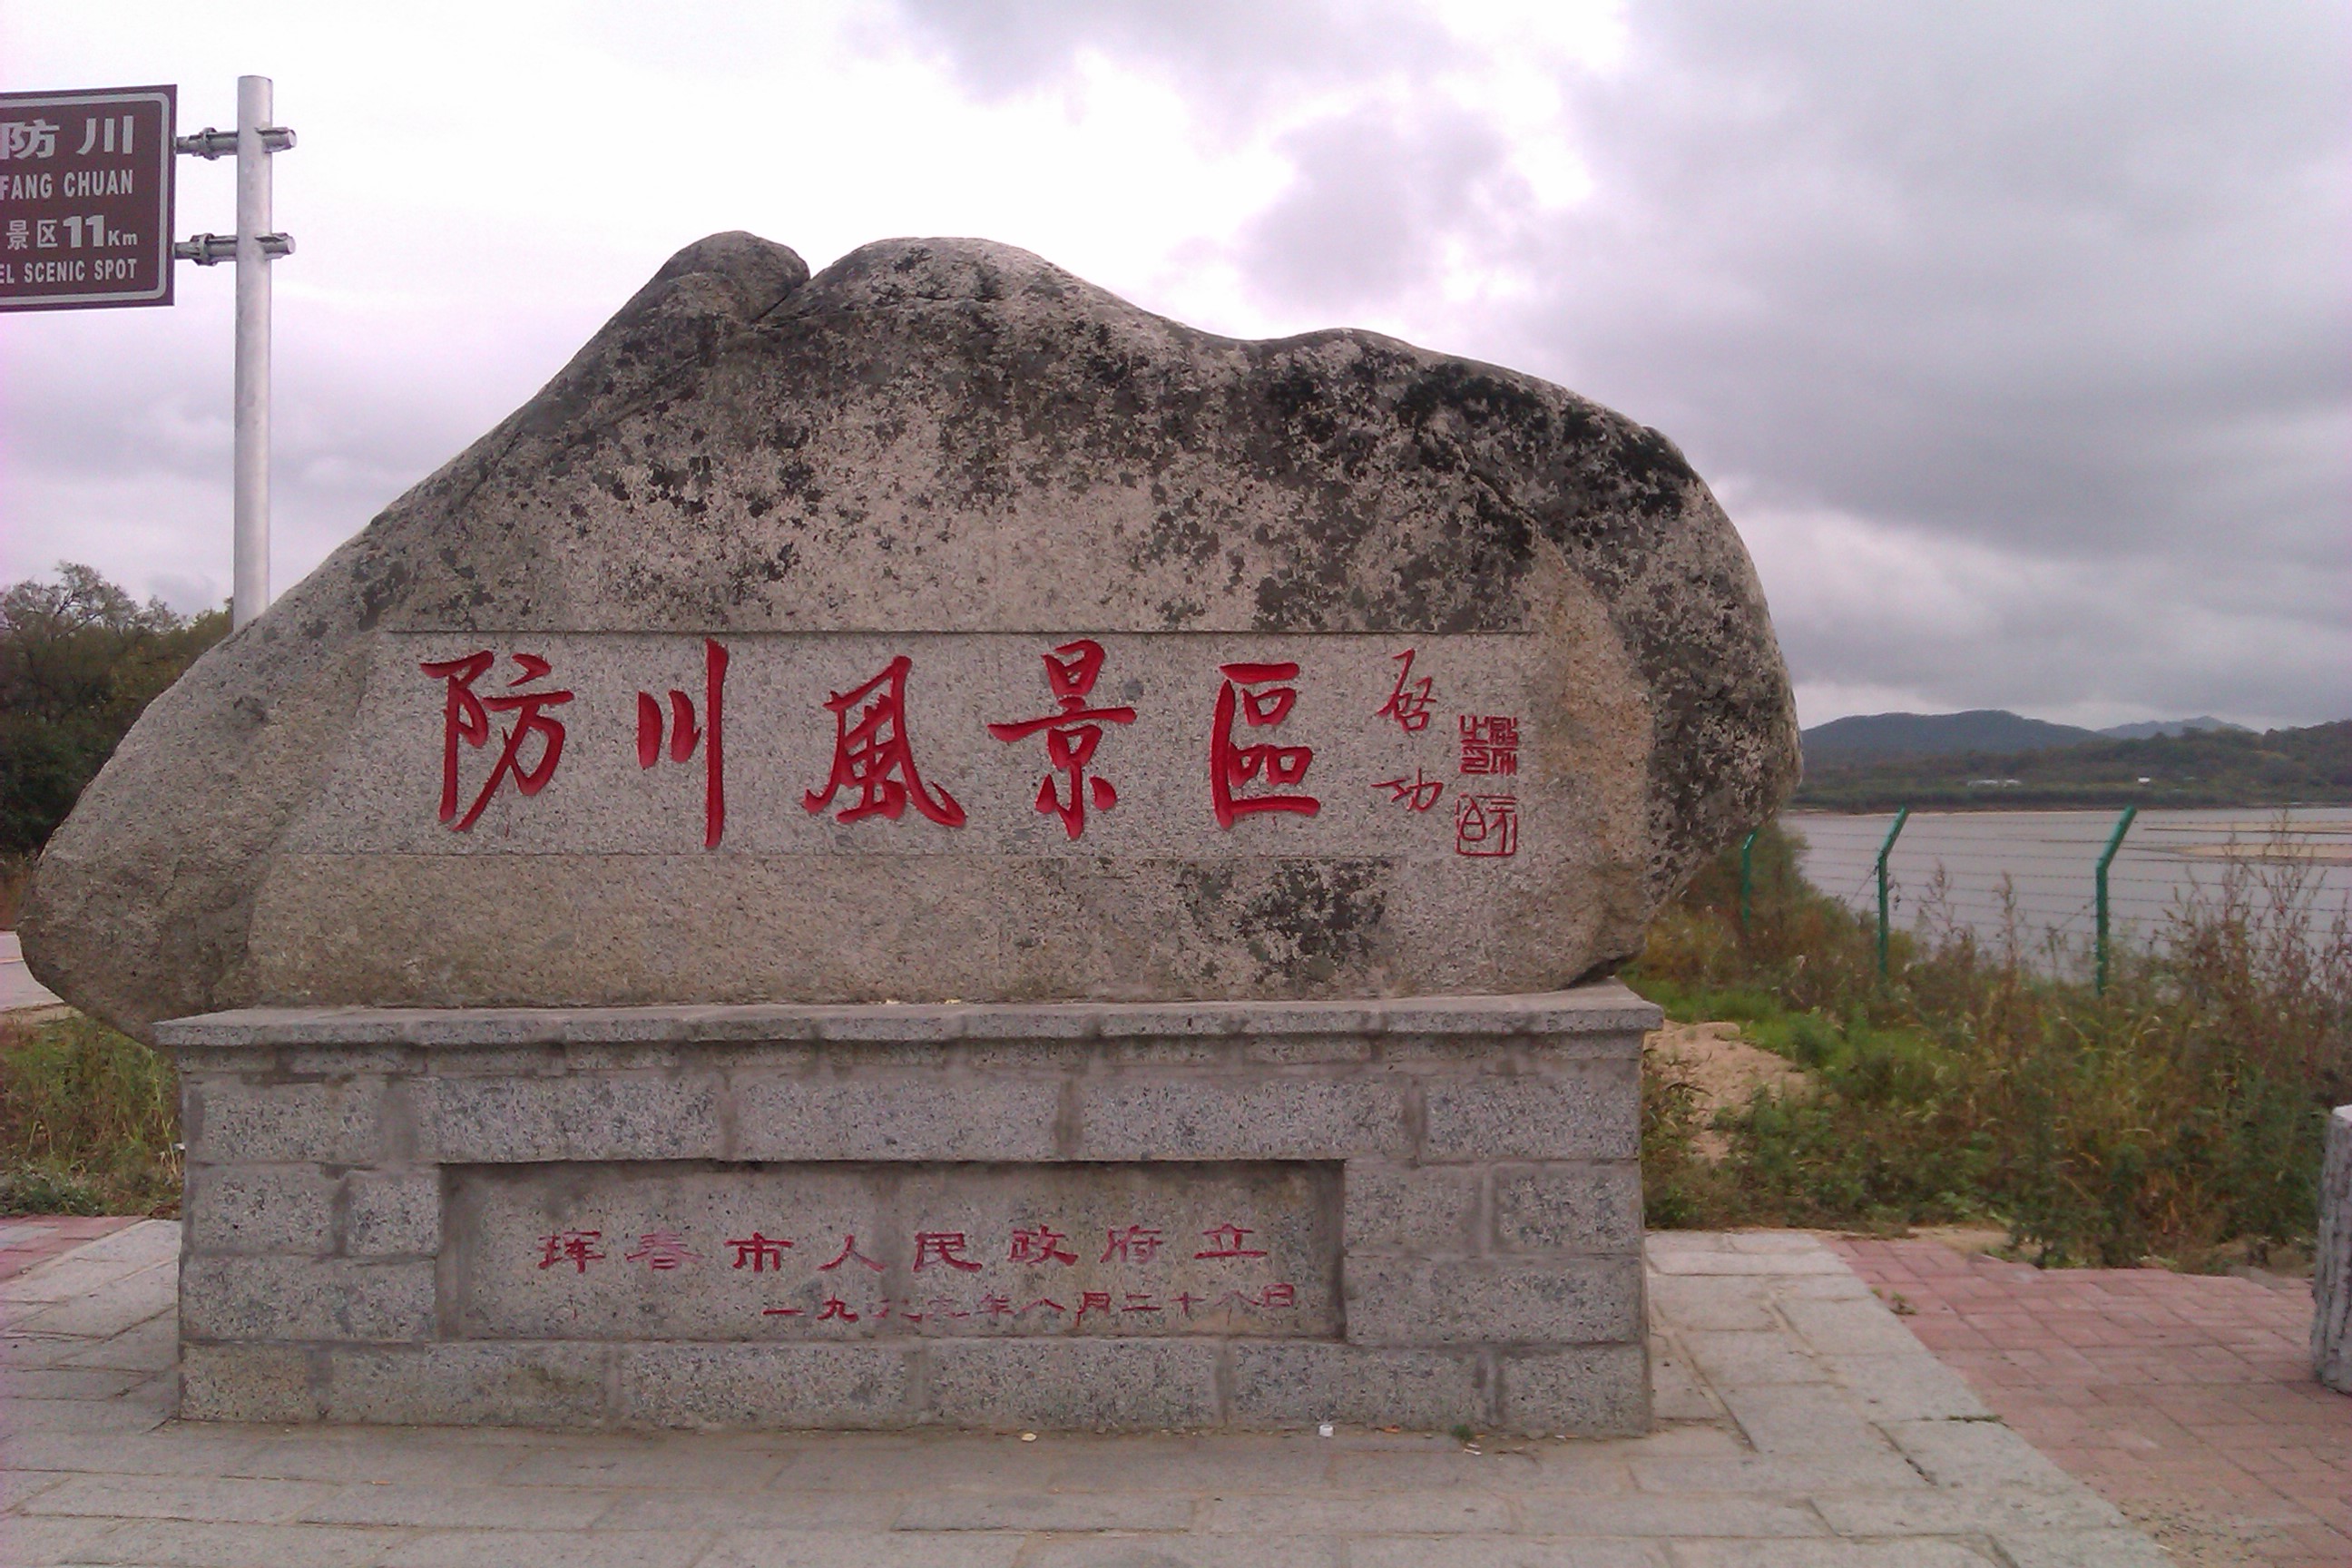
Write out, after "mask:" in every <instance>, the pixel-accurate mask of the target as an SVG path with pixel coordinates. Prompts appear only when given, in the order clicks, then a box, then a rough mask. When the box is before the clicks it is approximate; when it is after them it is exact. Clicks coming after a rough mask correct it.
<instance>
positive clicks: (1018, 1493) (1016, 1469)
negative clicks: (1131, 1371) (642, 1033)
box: [0, 1221, 2165, 1568]
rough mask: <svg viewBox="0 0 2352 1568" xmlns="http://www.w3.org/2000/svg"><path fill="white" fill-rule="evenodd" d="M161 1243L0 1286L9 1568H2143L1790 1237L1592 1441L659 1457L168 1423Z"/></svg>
mask: <svg viewBox="0 0 2352 1568" xmlns="http://www.w3.org/2000/svg"><path fill="white" fill-rule="evenodd" d="M178 1245H179V1244H178V1231H177V1227H176V1226H173V1225H171V1224H169V1223H167V1222H162V1221H148V1222H144V1223H142V1224H140V1225H137V1226H132V1227H131V1228H129V1229H127V1230H124V1231H121V1232H120V1233H118V1234H116V1235H113V1236H110V1237H105V1238H103V1239H101V1240H99V1241H96V1242H93V1243H90V1244H89V1245H87V1246H85V1247H81V1248H79V1250H77V1251H75V1252H72V1253H70V1254H68V1255H67V1256H65V1257H63V1258H58V1259H55V1260H53V1261H50V1262H48V1263H46V1264H43V1265H41V1266H39V1267H37V1268H33V1269H30V1270H28V1271H26V1273H24V1274H22V1275H20V1276H18V1277H17V1278H16V1279H13V1280H9V1281H5V1282H0V1313H5V1314H6V1316H5V1321H0V1367H5V1370H0V1390H5V1397H0V1412H5V1415H0V1421H5V1433H0V1563H8V1564H11V1565H12V1568H43V1565H54V1564H63V1563H152V1564H163V1563H172V1564H179V1565H207V1564H218V1565H221V1568H268V1565H272V1564H315V1565H320V1568H325V1565H335V1568H360V1565H362V1564H377V1565H382V1568H429V1565H431V1564H436V1563H439V1564H462V1565H464V1568H502V1565H504V1564H509V1563H540V1562H546V1563H560V1564H562V1568H598V1565H601V1564H628V1565H630V1568H688V1565H691V1568H750V1565H754V1564H777V1565H782V1564H791V1565H792V1568H829V1565H835V1564H838V1565H843V1568H848V1565H853V1564H854V1565H855V1568H1187V1565H1191V1564H1200V1565H1202V1568H1206V1565H1210V1564H1214V1565H1217V1568H1257V1565H1264V1568H1276V1565H1279V1568H1450V1565H1460V1568H1913V1565H1916V1568H2107V1565H2115V1568H2123V1565H2133V1568H2148V1565H2153V1564H2160V1563H2163V1562H2164V1561H2165V1559H2164V1557H2163V1555H2162V1554H2161V1553H2160V1552H2158V1551H2157V1550H2156V1549H2155V1548H2154V1547H2152V1546H2150V1545H2149V1544H2147V1542H2146V1540H2145V1539H2144V1538H2143V1537H2141V1536H2139V1535H2137V1533H2135V1532H2134V1531H2131V1530H2129V1529H2128V1528H2126V1526H2125V1524H2124V1521H2123V1520H2122V1518H2121V1516H2120V1515H2119V1514H2118V1513H2117V1512H2116V1510H2115V1509H2113V1508H2112V1507H2110V1506H2109V1505H2108V1504H2106V1503H2105V1502H2103V1501H2101V1500H2099V1499H2098V1498H2096V1497H2095V1496H2094V1495H2092V1493H2091V1492H2090V1491H2089V1490H2088V1489H2085V1488H2084V1487H2083V1486H2082V1485H2080V1484H2079V1483H2077V1482H2076V1481H2074V1480H2073V1479H2071V1478H2069V1477H2068V1476H2067V1475H2066V1474H2065V1473H2064V1472H2063V1471H2062V1470H2060V1469H2059V1468H2057V1467H2055V1466H2054V1465H2052V1464H2051V1463H2050V1462H2049V1461H2048V1460H2047V1459H2044V1458H2042V1456H2041V1455H2039V1454H2037V1453H2035V1452H2034V1451H2033V1449H2032V1448H2031V1447H2028V1446H2027V1445H2026V1444H2025V1443H2024V1441H2022V1440H2021V1438H2019V1437H2018V1436H2016V1435H2015V1434H2014V1433H2012V1432H2011V1431H2010V1430H2009V1429H2008V1428H2007V1427H2006V1426H2002V1425H2001V1424H2000V1422H1999V1421H1997V1420H1995V1419H1993V1418H1991V1417H1990V1415H1989V1414H1988V1413H1987V1412H1986V1411H1985V1409H1984V1407H1983V1405H1981V1404H1979V1402H1978V1400H1977V1398H1976V1396H1975V1395H1974V1394H1970V1393H1969V1389H1968V1387H1967V1386H1966V1384H1963V1383H1962V1382H1961V1380H1960V1379H1959V1378H1958V1376H1957V1375H1956V1374H1954V1373H1952V1372H1951V1371H1949V1370H1948V1368H1946V1367H1944V1366H1942V1365H1941V1364H1939V1363H1937V1361H1936V1360H1935V1358H1934V1357H1932V1356H1930V1355H1929V1354H1928V1353H1927V1352H1926V1351H1924V1350H1923V1349H1922V1348H1921V1347H1920V1345H1919V1343H1918V1342H1917V1341H1916V1340H1915V1339H1914V1338H1912V1336H1911V1335H1910V1334H1909V1333H1907V1332H1906V1331H1905V1330H1904V1328H1903V1326H1902V1324H1901V1323H1900V1322H1898V1321H1897V1320H1896V1319H1895V1318H1894V1317H1892V1316H1890V1315H1889V1314H1888V1312H1887V1311H1886V1310H1885V1308H1883V1307H1882V1306H1880V1305H1879V1304H1878V1303H1877V1302H1876V1301H1874V1300H1873V1299H1872V1297H1871V1295H1870V1293H1869V1290H1868V1289H1867V1288H1866V1287H1865V1286H1864V1284H1863V1283H1862V1281H1861V1280H1860V1279H1856V1278H1855V1276H1854V1275H1853V1273H1852V1272H1851V1271H1850V1270H1849V1269H1848V1268H1846V1266H1845V1265H1844V1264H1843V1263H1842V1262H1841V1261H1840V1260H1839V1259H1838V1258H1837V1257H1836V1255H1835V1254H1833V1253H1832V1252H1831V1251H1830V1250H1829V1248H1828V1247H1825V1246H1823V1245H1822V1243H1821V1242H1819V1241H1817V1240H1816V1239H1814V1238H1813V1237H1809V1236H1803V1235H1795V1234H1786V1233H1754V1234H1744V1235H1738V1236H1730V1237H1719V1236H1703V1235H1674V1236H1662V1237H1654V1238H1653V1244H1652V1248H1651V1268H1652V1277H1651V1288H1652V1300H1653V1308H1654V1314H1655V1319H1656V1322H1657V1328H1658V1338H1657V1341H1656V1348H1657V1355H1658V1379H1657V1381H1658V1389H1659V1394H1660V1412H1659V1413H1660V1416H1661V1426H1660V1428H1659V1430H1658V1431H1657V1432H1656V1433H1655V1434H1654V1435H1653V1436H1648V1437H1644V1438H1640V1439H1633V1440H1626V1441H1612V1442H1597V1441H1569V1440H1540V1441H1533V1442H1527V1441H1510V1442H1503V1441H1496V1442H1489V1443H1484V1444H1475V1445H1471V1446H1467V1447H1465V1446H1464V1445H1462V1444H1459V1443H1456V1442H1454V1441H1451V1440H1449V1439H1446V1438H1443V1437H1430V1436H1414V1435H1409V1434H1402V1433H1400V1434H1387V1433H1381V1432H1364V1431H1346V1432H1342V1433H1341V1434H1339V1436H1335V1437H1332V1438H1328V1439H1326V1438H1320V1437H1318V1436H1314V1435H1312V1434H1298V1435H1288V1436H1246V1435H1242V1436H1235V1435H1214V1436H1187V1435H1181V1434H1167V1435H1163V1436H1132V1437H1112V1436H1050V1435H1049V1436H1041V1437H1039V1438H1037V1439H1036V1440H1034V1441H1024V1439H1023V1438H1022V1437H1021V1436H1019V1435H1017V1434H1006V1435H1003V1436H967V1435H958V1434H948V1433H901V1434H853V1435H795V1434H777V1433H761V1434H749V1435H732V1436H721V1435H705V1434H691V1433H667V1434H656V1435H637V1434H624V1433H613V1434H595V1433H569V1434H566V1433H545V1432H527V1431H495V1430H490V1431H483V1430H456V1429H442V1430H431V1429H409V1430H403V1429H394V1428H385V1427H341V1428H336V1427H282V1426H205V1425H200V1424H193V1423H192V1424H187V1425H181V1424H178V1423H173V1422H169V1421H167V1420H165V1414H166V1410H167V1407H168V1404H169V1400H170V1391H171V1384H172V1376H171V1369H172V1366H173V1356H174V1344H173V1317H172V1303H173V1284H174V1280H175V1269H176V1267H177V1255H178Z"/></svg>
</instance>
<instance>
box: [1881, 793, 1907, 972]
mask: <svg viewBox="0 0 2352 1568" xmlns="http://www.w3.org/2000/svg"><path fill="white" fill-rule="evenodd" d="M1910 820H1911V808H1910V807H1909V806H1907V805H1906V806H1905V807H1904V808H1903V809H1902V810H1900V811H1898V812H1896V813H1895V826H1892V827H1890V828H1888V829H1887V830H1886V842H1885V843H1884V844H1882V845H1880V846H1879V847H1878V977H1879V978H1880V979H1881V980H1884V979H1885V978H1886V920H1887V910H1886V858H1887V856H1889V855H1891V854H1893V853H1894V852H1895V840H1896V839H1897V838H1899V837H1902V836H1903V825H1904V824H1905V823H1906V822H1908V821H1910Z"/></svg>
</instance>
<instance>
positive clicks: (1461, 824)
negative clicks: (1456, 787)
mask: <svg viewBox="0 0 2352 1568" xmlns="http://www.w3.org/2000/svg"><path fill="white" fill-rule="evenodd" d="M1518 852H1519V803H1518V799H1517V796H1515V795H1463V796H1461V797H1459V798H1458V799H1456V800H1455V801H1454V853H1455V854H1456V855H1469V856H1475V857H1479V858H1495V859H1502V858H1507V857H1509V856H1513V855H1516V854H1517V853H1518Z"/></svg>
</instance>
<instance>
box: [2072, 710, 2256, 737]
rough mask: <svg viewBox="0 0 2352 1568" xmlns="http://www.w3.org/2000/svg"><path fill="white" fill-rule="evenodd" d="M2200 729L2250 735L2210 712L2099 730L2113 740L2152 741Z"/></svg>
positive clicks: (2243, 728) (2242, 728)
mask: <svg viewBox="0 0 2352 1568" xmlns="http://www.w3.org/2000/svg"><path fill="white" fill-rule="evenodd" d="M2200 730H2227V731H2231V732H2233V733H2236V734H2240V735H2251V734H2252V733H2253V731H2252V730H2249V729H2247V728H2246V727H2245V726H2244V725H2243V724H2232V723H2231V722H2230V721H2228V720H2227V719H2216V718H2214V717H2213V715H2211V714H2210V713H2205V714H2200V715H2199V716H2198V717H2197V718H2194V719H2153V720H2150V721H2148V722H2147V723H2145V724H2110V725H2108V726H2107V727H2106V728H2105V729H2104V730H2102V731H2099V733H2100V734H2102V735H2105V736H2106V737H2107V738H2108V739H2109V740H2114V741H2153V740H2155V739H2156V738H2157V737H2158V736H2159V735H2188V734H2193V733H2195V732H2196V731H2200Z"/></svg>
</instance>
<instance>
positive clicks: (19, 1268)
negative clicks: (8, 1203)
mask: <svg viewBox="0 0 2352 1568" xmlns="http://www.w3.org/2000/svg"><path fill="white" fill-rule="evenodd" d="M138 1223H139V1219H138V1216H137V1215H99V1216H97V1217H95V1218H82V1217H80V1216H79V1215H24V1216H22V1217H19V1218H14V1219H10V1218H5V1217H0V1279H9V1278H10V1277H12V1276H14V1275H17V1274H22V1273H23V1272H24V1271H25V1270H26V1269H27V1268H31V1267H32V1266H33V1265H34V1264H36V1263H42V1262H46V1261H47V1260H48V1259H49V1258H55V1257H56V1256H57V1255H58V1253H60V1252H63V1251H65V1250H66V1249H67V1248H68V1247H79V1246H80V1245H81V1244H82V1243H83V1242H85V1241H96V1240H97V1239H98V1238H99V1237H101V1236H109V1235H111V1234H112V1233H114V1232H115V1231H118V1230H121V1228H122V1227H123V1226H131V1225H137V1224H138Z"/></svg>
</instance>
